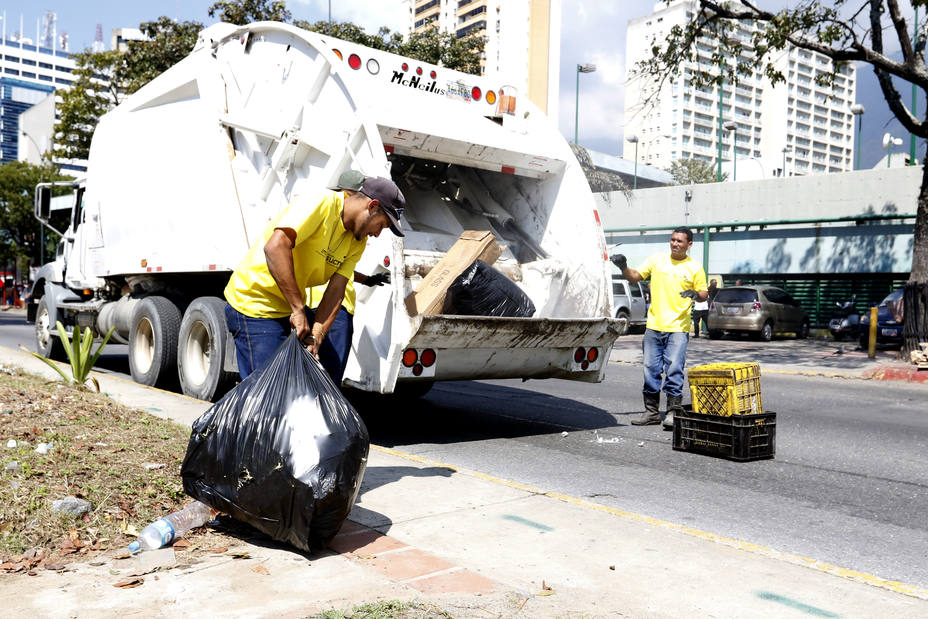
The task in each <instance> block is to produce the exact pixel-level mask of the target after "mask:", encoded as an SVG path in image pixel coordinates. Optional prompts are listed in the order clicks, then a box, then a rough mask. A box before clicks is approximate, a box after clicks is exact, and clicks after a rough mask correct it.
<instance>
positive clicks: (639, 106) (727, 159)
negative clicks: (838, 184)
mask: <svg viewBox="0 0 928 619" xmlns="http://www.w3.org/2000/svg"><path fill="white" fill-rule="evenodd" d="M697 12H698V3H697V2H695V1H694V0H689V1H686V2H675V3H673V4H671V5H670V6H667V5H665V4H658V5H657V6H656V7H655V10H654V12H652V13H651V14H650V15H646V16H644V17H640V18H637V19H633V20H631V21H629V23H628V28H627V31H626V67H627V74H628V76H629V78H628V80H627V82H626V89H625V131H624V133H625V137H626V140H625V141H624V142H623V158H625V159H634V158H635V152H636V146H637V156H638V161H640V162H642V163H646V164H648V165H652V166H655V167H658V168H666V167H667V166H669V165H670V163H671V162H672V161H674V160H676V159H701V160H703V161H709V162H713V163H715V162H717V161H718V160H719V158H721V160H722V162H723V168H724V169H725V171H726V172H727V173H728V176H729V179H730V180H731V179H733V178H734V174H733V172H734V173H736V174H737V177H738V178H739V179H742V180H747V179H748V178H751V179H757V178H770V177H773V176H783V175H788V176H792V175H806V174H816V173H830V172H846V171H849V170H852V169H853V162H854V136H855V133H854V115H853V114H852V112H851V109H850V107H851V105H852V104H853V103H854V102H855V97H856V86H857V75H856V69H855V67H853V66H845V67H843V68H842V69H841V71H840V73H838V74H837V75H836V79H835V82H834V84H833V85H831V86H820V85H819V84H817V83H816V77H817V76H819V75H823V74H827V73H829V72H830V71H831V69H832V64H831V60H830V59H829V58H827V57H826V56H823V55H821V54H818V53H815V52H810V51H806V50H803V49H798V48H794V47H790V48H788V49H787V50H784V51H783V52H781V53H779V55H777V56H775V57H774V58H773V59H772V60H773V62H774V64H775V66H776V67H777V69H778V70H779V71H781V72H782V74H783V76H784V77H785V78H786V81H785V83H784V82H780V83H778V84H776V85H772V84H771V83H770V81H769V80H768V79H767V78H766V77H764V76H763V75H762V74H761V73H759V72H754V73H752V74H751V75H747V76H743V77H742V78H741V79H740V80H739V83H738V84H730V83H725V84H724V85H722V86H721V87H718V86H716V87H711V88H710V87H699V86H696V85H695V84H694V83H693V79H692V77H693V74H694V72H695V71H698V70H703V71H705V70H707V69H708V70H709V71H710V72H711V71H712V67H713V66H714V65H713V63H712V60H711V59H712V55H713V54H714V53H715V52H716V51H717V48H716V46H715V44H714V42H713V41H712V40H710V39H701V40H699V41H697V43H696V50H695V51H696V57H695V58H694V60H692V61H687V62H685V63H684V64H683V65H682V66H681V69H682V70H681V73H680V75H679V76H678V77H677V79H675V80H667V81H665V82H664V83H662V84H658V83H657V82H655V80H654V79H653V78H644V77H636V76H635V75H634V74H633V71H634V67H635V65H636V64H637V63H638V62H640V61H642V60H645V59H646V58H647V55H649V54H650V49H651V46H652V45H653V44H654V42H655V41H658V42H659V41H661V40H663V39H664V38H665V37H666V36H667V35H668V34H669V32H670V29H671V28H672V27H673V26H674V25H680V26H684V25H685V24H687V23H689V22H690V21H692V19H694V17H695V15H696V14H697ZM754 28H755V27H754V25H753V24H751V23H742V24H739V26H738V32H737V36H738V38H739V39H740V41H741V43H742V44H743V45H744V46H745V51H744V52H743V53H744V54H745V56H744V58H748V57H749V56H747V54H749V53H750V48H751V40H752V33H753V32H754ZM726 125H727V127H726ZM720 129H721V131H720ZM720 133H721V151H720V149H719V135H720ZM630 136H635V137H637V139H638V141H637V143H633V142H629V141H628V140H627V138H628V137H630ZM733 159H735V162H734V165H733V164H732V160H733Z"/></svg>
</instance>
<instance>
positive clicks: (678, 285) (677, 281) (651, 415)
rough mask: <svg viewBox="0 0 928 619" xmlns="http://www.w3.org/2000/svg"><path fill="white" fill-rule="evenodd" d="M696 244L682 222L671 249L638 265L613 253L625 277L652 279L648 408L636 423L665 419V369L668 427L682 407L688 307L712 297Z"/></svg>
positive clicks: (646, 361) (647, 342)
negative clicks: (691, 252)
mask: <svg viewBox="0 0 928 619" xmlns="http://www.w3.org/2000/svg"><path fill="white" fill-rule="evenodd" d="M692 246H693V231H692V230H690V229H689V228H687V227H679V228H677V229H676V230H674V231H673V233H672V234H671V235H670V254H669V255H668V254H665V253H660V254H654V255H653V256H651V257H650V258H648V259H647V260H646V261H645V262H644V264H643V265H641V266H640V267H638V269H637V270H635V269H630V268H628V261H627V260H626V258H625V256H623V255H622V254H616V255H615V256H612V262H613V264H615V265H616V266H617V267H619V269H621V270H622V277H624V278H625V279H627V280H628V281H629V282H631V283H634V282H638V281H641V280H643V279H649V278H650V280H651V306H650V308H648V321H647V328H646V329H645V332H644V339H643V340H642V350H643V352H644V388H643V389H642V393H643V395H644V409H645V412H644V414H643V415H641V417H639V418H638V419H633V420H632V424H634V425H636V426H645V425H657V424H658V423H660V422H661V413H660V397H661V374H664V381H663V387H664V393H666V394H667V414H666V415H665V416H664V429H667V430H670V429H673V416H674V414H675V413H678V412H682V410H683V378H684V377H683V368H684V366H685V365H686V345H687V344H688V343H689V336H690V335H689V334H690V308H691V306H692V304H693V301H705V300H706V299H707V298H708V296H709V291H708V289H707V288H708V287H707V286H706V273H705V271H703V269H702V267H701V266H699V264H698V263H697V262H696V261H695V260H693V259H692V258H690V257H689V256H688V255H687V252H688V251H689V249H690V247H692Z"/></svg>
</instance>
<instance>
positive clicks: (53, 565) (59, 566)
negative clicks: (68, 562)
mask: <svg viewBox="0 0 928 619" xmlns="http://www.w3.org/2000/svg"><path fill="white" fill-rule="evenodd" d="M64 566H65V564H64V563H46V564H45V565H43V566H42V567H44V568H45V569H47V570H51V571H53V572H57V571H59V570H63V569H64Z"/></svg>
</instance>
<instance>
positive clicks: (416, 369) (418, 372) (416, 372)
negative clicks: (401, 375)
mask: <svg viewBox="0 0 928 619" xmlns="http://www.w3.org/2000/svg"><path fill="white" fill-rule="evenodd" d="M412 373H413V375H414V376H422V365H421V364H419V363H417V364H416V365H415V367H413V369H412Z"/></svg>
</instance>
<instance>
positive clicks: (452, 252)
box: [406, 230, 502, 316]
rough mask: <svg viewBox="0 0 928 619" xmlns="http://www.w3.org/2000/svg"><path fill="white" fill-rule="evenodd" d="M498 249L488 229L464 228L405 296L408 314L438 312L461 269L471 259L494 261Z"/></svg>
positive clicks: (468, 263) (499, 250)
mask: <svg viewBox="0 0 928 619" xmlns="http://www.w3.org/2000/svg"><path fill="white" fill-rule="evenodd" d="M501 253H502V249H501V248H500V246H499V245H498V244H497V243H496V238H495V237H494V236H493V233H492V232H490V231H489V230H466V231H464V232H463V233H462V234H461V236H460V237H459V238H458V240H457V241H456V242H455V243H454V245H452V246H451V249H449V250H448V253H446V254H445V255H444V256H443V257H442V259H441V260H439V261H438V264H436V265H435V266H434V267H433V268H432V270H431V271H429V272H428V273H427V274H426V275H425V277H423V278H422V281H421V282H419V285H418V286H417V287H416V290H415V291H414V292H412V293H411V294H410V295H409V296H408V297H406V309H407V311H408V312H409V315H410V316H417V315H418V314H440V313H441V309H442V306H443V305H444V303H445V295H446V294H447V292H448V288H449V287H450V286H451V284H453V283H454V280H455V279H457V277H458V276H459V275H460V274H461V273H463V272H464V269H466V268H467V267H469V266H470V265H471V264H473V262H474V260H482V261H483V262H486V263H487V264H493V263H494V262H496V259H497V258H499V256H500V254H501Z"/></svg>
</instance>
